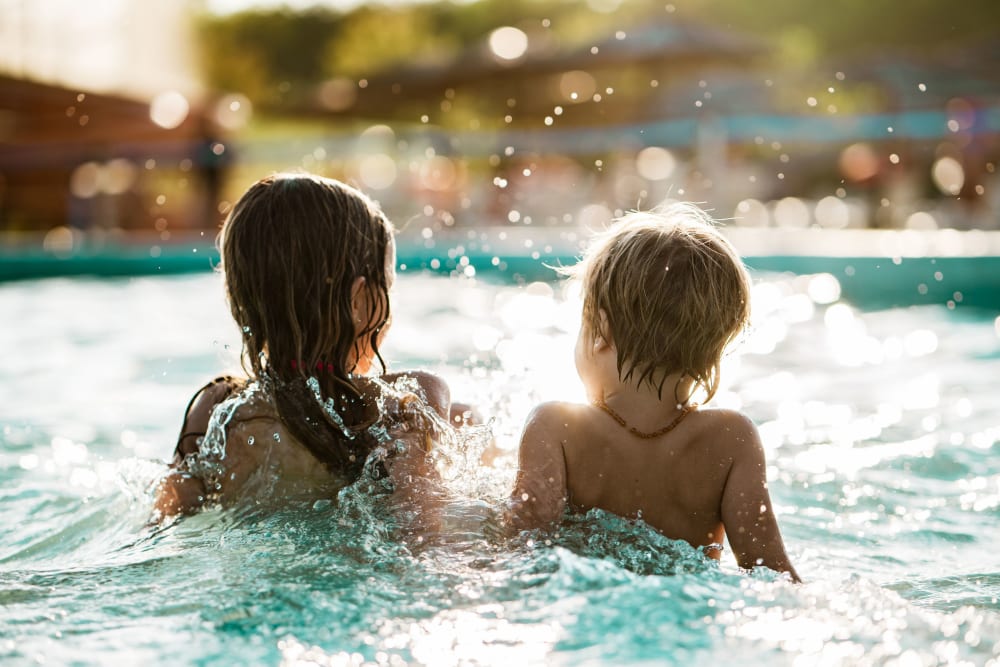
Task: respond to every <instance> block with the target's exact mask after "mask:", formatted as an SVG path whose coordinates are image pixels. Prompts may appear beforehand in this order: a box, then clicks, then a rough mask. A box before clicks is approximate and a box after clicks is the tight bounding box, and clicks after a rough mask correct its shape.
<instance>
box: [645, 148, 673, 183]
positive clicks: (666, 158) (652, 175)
mask: <svg viewBox="0 0 1000 667" xmlns="http://www.w3.org/2000/svg"><path fill="white" fill-rule="evenodd" d="M635 168H636V170H637V171H638V172H639V175H640V176H642V177H643V178H645V179H647V180H650V181H663V180H666V179H668V178H670V177H671V176H672V175H673V173H674V169H676V168H677V160H676V159H674V155H673V153H671V152H670V151H668V150H667V149H666V148H660V147H658V146H649V147H648V148H643V149H642V150H641V151H639V155H637V156H636V159H635Z"/></svg>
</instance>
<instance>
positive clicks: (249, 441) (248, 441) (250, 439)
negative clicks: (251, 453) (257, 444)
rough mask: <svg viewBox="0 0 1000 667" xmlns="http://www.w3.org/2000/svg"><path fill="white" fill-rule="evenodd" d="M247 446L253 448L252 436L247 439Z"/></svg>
mask: <svg viewBox="0 0 1000 667" xmlns="http://www.w3.org/2000/svg"><path fill="white" fill-rule="evenodd" d="M247 444H248V445H250V446H251V447H253V436H252V435H251V436H250V437H249V438H247Z"/></svg>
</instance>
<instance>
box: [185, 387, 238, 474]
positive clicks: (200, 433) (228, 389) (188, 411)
mask: <svg viewBox="0 0 1000 667" xmlns="http://www.w3.org/2000/svg"><path fill="white" fill-rule="evenodd" d="M243 384H244V381H243V380H240V379H239V378H237V377H235V376H233V375H220V376H219V377H217V378H215V379H214V380H212V381H211V382H208V383H207V384H205V385H204V386H203V387H201V388H200V389H199V390H198V391H196V392H195V393H194V396H192V397H191V400H190V401H188V404H187V407H186V408H185V409H184V419H183V420H182V421H181V431H180V434H179V435H178V436H177V445H176V447H175V448H174V462H175V463H179V462H180V461H182V460H183V459H184V457H185V456H186V455H187V454H192V453H194V452H195V451H197V447H195V448H194V449H192V448H190V447H184V441H185V440H186V439H187V438H190V437H199V436H204V435H205V431H199V430H186V429H187V428H188V421H189V420H190V419H191V408H193V407H194V404H195V401H197V400H198V398H199V397H200V396H201V395H202V394H204V393H205V391H206V390H208V389H211V388H212V387H215V386H217V385H225V388H226V392H225V394H223V395H221V396H220V397H219V399H218V400H217V401H215V403H214V404H213V405H212V407H213V408H214V407H215V406H216V405H218V404H219V403H221V402H222V401H224V400H226V399H227V398H229V397H230V396H232V395H233V393H234V392H236V391H238V390H239V389H240V388H241V387H242V386H243ZM210 414H211V413H210Z"/></svg>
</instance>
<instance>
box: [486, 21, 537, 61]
mask: <svg viewBox="0 0 1000 667" xmlns="http://www.w3.org/2000/svg"><path fill="white" fill-rule="evenodd" d="M490 50H491V51H492V52H493V55H494V56H496V57H497V59H499V60H501V61H504V60H517V59H518V58H520V57H521V56H523V55H524V54H525V52H527V50H528V35H526V34H525V32H524V31H523V30H520V29H518V28H515V27H513V26H504V27H503V28H497V29H496V30H494V31H493V32H491V33H490Z"/></svg>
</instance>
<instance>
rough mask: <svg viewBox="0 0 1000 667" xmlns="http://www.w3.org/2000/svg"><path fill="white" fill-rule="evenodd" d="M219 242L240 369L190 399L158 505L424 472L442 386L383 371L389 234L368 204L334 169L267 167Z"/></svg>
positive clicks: (426, 377) (180, 508) (420, 376)
mask: <svg viewBox="0 0 1000 667" xmlns="http://www.w3.org/2000/svg"><path fill="white" fill-rule="evenodd" d="M220 246H221V254H222V270H223V272H224V275H225V283H226V292H227V296H228V301H229V306H230V309H231V311H232V315H233V318H234V319H235V320H236V324H237V325H238V326H239V327H240V329H241V331H242V345H243V352H242V363H243V369H244V371H245V373H246V377H245V378H236V377H231V376H226V377H221V378H217V379H216V380H214V381H213V382H211V383H209V384H208V385H206V386H205V387H203V388H202V389H200V390H199V391H198V392H197V393H196V394H195V396H194V397H193V398H192V399H191V403H190V404H189V405H188V410H187V412H186V414H185V418H184V423H183V426H182V429H181V433H180V436H179V438H178V442H177V448H176V450H175V453H174V460H173V462H172V464H171V470H170V472H169V473H168V474H167V475H166V476H165V477H164V478H163V480H162V481H161V482H160V483H159V485H158V487H157V489H156V511H157V513H158V515H159V517H161V518H162V517H167V516H173V515H176V514H184V513H190V512H193V511H195V510H197V509H198V508H200V507H201V506H203V505H204V504H206V503H220V504H223V505H227V504H231V503H232V502H234V501H236V500H238V499H239V498H243V497H247V496H253V497H260V496H261V495H263V494H275V493H278V494H281V495H286V494H298V493H312V494H315V493H317V489H328V488H329V489H337V488H342V487H343V486H346V485H348V484H351V483H353V482H355V481H356V480H358V479H359V478H360V477H361V476H362V475H364V474H366V472H367V473H368V474H370V475H372V476H373V477H376V478H377V477H380V476H381V477H383V478H387V479H388V481H389V482H390V487H393V486H395V487H399V486H400V484H401V483H402V484H404V485H405V484H409V483H411V482H412V480H414V479H415V478H416V479H419V480H423V481H427V480H428V479H429V478H433V477H434V468H433V465H431V464H430V462H429V461H428V459H427V456H426V452H427V450H428V448H429V446H430V444H431V442H432V440H433V437H434V433H435V429H434V426H433V424H434V423H445V420H447V419H448V417H449V404H450V397H449V393H448V389H447V386H446V385H445V384H444V383H443V382H442V381H441V380H439V379H438V378H436V377H434V376H433V375H430V374H427V373H423V372H413V373H405V374H396V375H387V374H385V364H384V363H383V361H382V357H381V355H380V353H379V348H380V345H381V344H382V341H383V339H384V337H385V335H386V332H387V331H388V329H389V326H390V324H391V322H392V311H391V308H390V299H389V290H390V288H391V286H392V283H393V280H394V278H395V268H394V265H395V245H394V241H393V229H392V225H391V224H390V223H389V221H388V220H387V219H386V218H385V216H384V215H383V214H382V212H381V211H380V210H379V208H378V207H377V206H376V205H375V204H374V203H373V202H372V201H371V200H370V199H368V198H367V197H366V196H365V195H364V194H362V193H361V192H359V191H357V190H355V189H354V188H351V187H349V186H347V185H344V184H343V183H340V182H338V181H335V180H332V179H328V178H321V177H318V176H313V175H308V174H279V175H274V176H269V177H267V178H264V179H262V180H260V181H258V182H257V183H255V184H254V185H253V186H252V187H251V188H250V189H249V190H248V191H247V192H246V193H245V194H244V195H243V196H242V197H241V198H240V200H239V201H238V202H237V203H236V205H235V206H234V207H233V210H232V212H231V213H230V215H229V217H228V218H227V220H226V221H225V223H224V224H223V227H222V231H221V233H220ZM376 362H377V363H378V365H379V367H380V369H381V371H382V372H381V373H380V374H372V370H373V367H374V365H375V363H376ZM435 415H437V416H440V417H441V421H437V417H436V416H435ZM320 493H322V492H320Z"/></svg>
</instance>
